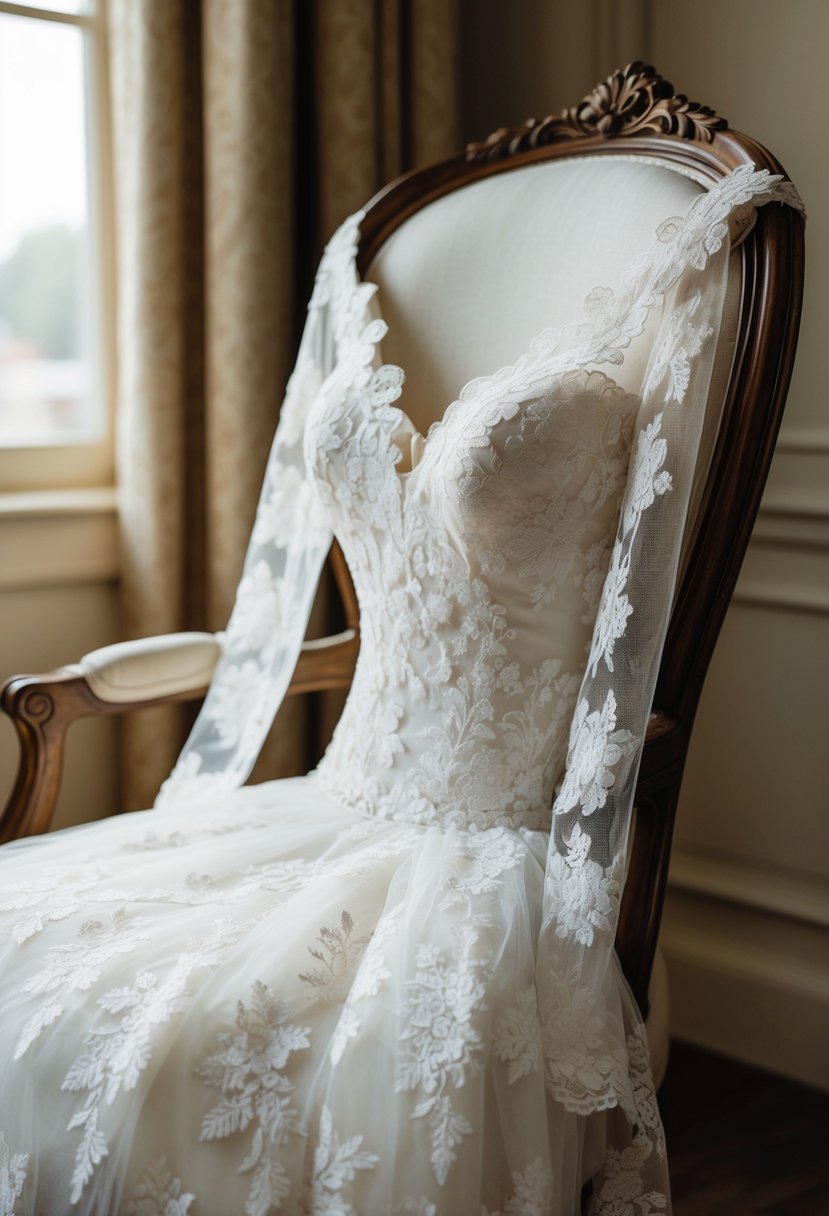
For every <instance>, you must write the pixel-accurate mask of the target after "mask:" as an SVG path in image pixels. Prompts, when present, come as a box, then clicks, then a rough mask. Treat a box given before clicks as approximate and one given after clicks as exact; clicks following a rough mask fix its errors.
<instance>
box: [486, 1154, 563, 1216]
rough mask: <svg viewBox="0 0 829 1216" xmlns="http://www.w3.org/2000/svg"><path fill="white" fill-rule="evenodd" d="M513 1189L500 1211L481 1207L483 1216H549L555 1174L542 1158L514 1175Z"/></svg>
mask: <svg viewBox="0 0 829 1216" xmlns="http://www.w3.org/2000/svg"><path fill="white" fill-rule="evenodd" d="M512 1187H513V1191H512V1194H511V1195H510V1197H509V1199H507V1201H506V1203H505V1204H504V1207H503V1208H502V1209H501V1210H500V1211H498V1212H490V1211H489V1210H488V1209H487V1208H485V1207H481V1216H549V1213H550V1212H551V1211H552V1203H553V1173H552V1170H551V1169H550V1168H549V1166H546V1165H545V1164H544V1162H543V1161H542V1160H541V1159H540V1158H536V1160H535V1161H533V1162H531V1163H530V1164H529V1165H528V1166H527V1168H526V1169H525V1170H523V1171H522V1172H518V1173H514V1174H513V1175H512Z"/></svg>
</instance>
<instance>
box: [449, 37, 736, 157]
mask: <svg viewBox="0 0 829 1216" xmlns="http://www.w3.org/2000/svg"><path fill="white" fill-rule="evenodd" d="M727 126H728V123H727V122H726V120H725V119H724V118H720V117H719V115H717V114H715V113H714V111H713V110H711V109H709V107H708V106H702V105H699V104H698V103H697V102H695V101H689V100H688V98H687V97H686V96H685V94H684V93H676V92H674V86H673V85H672V84H671V83H670V81H668V80H664V79H663V78H662V77H661V76H660V75H659V73H658V72H656V71H655V70H654V69H653V68H652V67H650V65H649V64H646V63H641V62H639V60H637V61H636V62H634V63H629V64H628V65H627V67H625V68H621V69H619V70H618V71H616V72H614V73H613V75H612V76H608V78H607V80H605V81H604V82H603V83H602V84H599V85H597V86H596V88H595V89H594V90H593V92H592V93H588V95H587V96H586V97H585V98H584V99H583V100H582V101H580V102H579V104H578V105H577V106H572V107H571V108H570V109H568V110H562V112H561V114H560V116H558V117H553V116H552V115H551V116H550V117H548V118H542V119H540V120H539V119H535V118H530V119H528V120H527V122H526V123H525V124H524V125H523V126H521V127H501V128H500V129H499V130H498V131H495V132H493V134H492V135H490V136H489V138H488V139H486V140H485V141H484V142H483V143H477V144H468V145H467V149H466V159H467V160H472V161H481V160H500V159H501V158H503V157H506V156H514V155H515V154H516V153H518V152H528V151H530V149H532V148H542V147H544V146H545V145H547V144H556V143H563V142H564V141H565V140H568V139H579V138H581V139H583V138H584V137H585V136H590V135H600V136H603V137H604V138H605V139H612V138H613V137H614V136H617V135H634V134H640V133H644V132H649V131H650V132H655V133H657V134H661V135H676V136H678V137H679V138H680V139H692V140H699V141H700V142H710V140H711V139H712V138H713V133H714V131H721V130H723V129H724V128H725V127H727Z"/></svg>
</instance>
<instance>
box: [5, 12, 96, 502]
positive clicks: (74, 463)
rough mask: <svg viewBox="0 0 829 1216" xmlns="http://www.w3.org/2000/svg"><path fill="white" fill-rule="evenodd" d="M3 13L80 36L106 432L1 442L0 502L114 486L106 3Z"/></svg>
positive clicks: (89, 214) (92, 270) (93, 325)
mask: <svg viewBox="0 0 829 1216" xmlns="http://www.w3.org/2000/svg"><path fill="white" fill-rule="evenodd" d="M0 14H2V15H6V14H8V15H10V16H17V17H23V18H29V19H34V20H42V21H51V22H57V23H58V24H59V25H69V26H74V27H75V28H78V29H80V30H81V32H82V34H83V36H84V38H83V56H84V85H85V97H84V104H85V117H86V141H87V164H86V175H87V205H88V212H87V225H88V231H89V235H90V242H89V247H90V255H91V258H90V260H91V264H90V274H91V285H92V317H91V326H90V334H91V341H90V359H91V363H92V370H93V374H94V376H95V382H96V392H97V394H98V396H99V398H100V424H101V433H100V435H99V436H98V437H96V438H94V439H73V438H71V437H69V438H63V439H50V438H45V439H44V440H43V441H36V440H23V441H22V442H20V443H16V442H5V441H0V496H2V495H4V494H19V493H21V492H26V491H38V492H40V491H52V490H75V489H80V488H87V487H99V486H113V485H114V482H115V451H114V446H115V445H114V434H115V397H116V366H115V351H116V333H115V325H116V321H115V316H116V312H115V287H116V280H115V229H114V201H113V174H112V136H111V115H110V100H109V63H108V47H107V22H106V0H95V8H94V11H93V12H87V13H62V12H55V11H52V10H50V9H45V8H42V7H41V6H40V5H38V4H34V3H33V4H28V3H11V2H9V0H0Z"/></svg>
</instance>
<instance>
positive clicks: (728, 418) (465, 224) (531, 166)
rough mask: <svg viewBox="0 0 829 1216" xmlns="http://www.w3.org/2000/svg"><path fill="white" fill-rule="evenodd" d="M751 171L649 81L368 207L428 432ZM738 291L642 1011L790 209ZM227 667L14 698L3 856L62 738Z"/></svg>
mask: <svg viewBox="0 0 829 1216" xmlns="http://www.w3.org/2000/svg"><path fill="white" fill-rule="evenodd" d="M747 161H753V162H754V163H755V164H756V165H757V166H758V167H759V168H768V169H769V170H771V171H772V172H775V173H779V172H782V169H781V166H780V165H779V163H778V162H777V161H776V160H775V158H774V157H773V156H772V155H771V154H770V153H769V152H767V151H766V149H765V148H763V147H761V145H760V144H758V143H756V142H755V141H754V140H753V139H750V138H749V137H748V136H745V135H741V134H739V133H738V132H735V131H730V130H729V129H728V124H727V123H726V121H725V120H724V119H723V118H720V117H718V116H717V115H716V114H715V113H714V112H713V111H712V110H710V109H708V108H707V107H705V106H700V105H697V104H695V103H693V102H689V101H688V100H687V98H685V97H684V96H683V95H682V94H678V93H675V92H674V89H673V87H672V85H670V84H669V83H668V82H667V81H665V80H663V79H662V78H661V77H660V76H658V75H657V74H656V73H655V72H654V70H653V69H652V68H650V67H647V66H645V65H643V64H641V63H633V64H630V65H629V66H628V67H626V68H625V69H623V70H622V71H618V72H616V73H614V75H613V76H611V77H610V78H609V79H608V80H607V81H605V82H604V83H603V84H600V85H599V86H598V87H597V88H596V89H595V90H594V91H593V92H592V93H591V94H590V95H589V96H588V97H586V98H585V99H584V100H583V101H582V102H581V103H580V104H579V105H577V106H575V107H574V108H572V109H569V110H565V111H564V112H563V113H562V114H561V115H560V116H559V117H550V118H546V119H544V120H543V121H541V122H537V121H534V120H531V121H528V122H527V123H526V124H525V125H524V126H523V127H518V128H515V129H510V130H506V129H502V130H499V131H496V132H495V133H494V134H493V135H491V136H490V137H489V139H487V140H486V142H484V143H481V144H472V145H470V146H469V147H468V148H467V150H466V152H465V153H463V154H461V155H459V156H457V157H455V158H453V159H452V160H448V161H445V162H443V163H441V164H438V165H434V166H431V167H429V168H426V169H422V170H418V171H416V172H413V173H409V174H407V175H406V176H404V177H401V178H399V179H398V180H397V181H395V182H392V183H391V185H389V186H387V187H386V188H385V189H384V190H382V191H381V192H380V193H379V194H378V195H377V196H376V197H375V198H374V200H373V201H372V202H371V203H370V204H369V206H368V208H367V214H366V217H365V220H364V223H363V239H362V244H361V248H360V263H361V271H362V272H363V273H366V274H368V276H369V277H370V278H371V279H372V280H373V281H375V282H379V284H380V288H381V291H382V292H383V298H384V315H385V317H386V320H387V321H389V323H390V326H391V332H390V335H389V338H388V339H387V340H386V341H384V352H383V353H384V356H385V357H386V358H387V359H391V360H393V361H395V362H398V363H400V364H402V365H403V366H405V367H406V368H408V369H409V373H410V374H409V383H408V384H407V394H408V395H407V401H410V402H413V403H414V404H413V406H412V412H415V411H416V403H417V401H418V400H419V399H420V400H423V401H429V400H432V401H435V400H438V401H444V402H446V401H449V400H451V399H452V396H453V395H454V393H455V392H456V390H457V386H458V385H459V384H461V383H463V382H464V381H466V380H467V379H469V378H470V377H471V376H473V375H476V374H481V373H482V372H486V371H490V370H493V369H494V368H495V367H497V366H499V365H501V364H503V363H506V362H509V361H511V360H512V359H513V358H514V357H515V354H516V352H520V351H522V350H523V349H525V347H526V345H527V344H528V341H529V340H530V338H531V337H532V336H533V335H534V334H536V333H537V332H538V331H539V330H540V329H541V328H543V327H544V326H545V325H561V324H564V323H566V322H567V321H568V320H570V319H572V317H573V315H574V310H575V308H576V307H577V306H578V305H579V304H580V303H581V301H582V300H583V298H584V295H585V294H586V292H587V291H588V290H589V289H590V287H592V286H593V285H594V284H597V283H602V282H614V281H615V280H616V277H617V272H618V271H619V270H621V267H622V265H623V263H624V261H626V260H627V258H628V257H629V256H630V255H631V254H632V253H636V252H638V251H639V250H640V249H642V248H644V247H646V246H647V244H648V241H649V239H650V238H651V237H652V233H653V231H654V228H655V227H656V225H657V224H658V223H659V222H660V221H661V220H662V219H663V218H665V217H666V216H668V215H672V214H676V213H677V212H680V211H682V210H684V208H685V206H687V204H688V202H690V200H691V198H692V197H693V196H694V195H695V194H696V193H698V192H699V191H700V190H701V189H703V188H704V186H705V183H711V182H713V181H716V180H717V179H718V178H719V177H721V176H723V175H724V174H727V173H728V172H730V171H731V170H732V169H734V168H735V167H736V166H738V165H741V164H744V163H745V162H747ZM516 282H518V283H520V291H518V292H516ZM729 282H730V286H729V298H728V302H727V305H726V319H725V322H724V325H723V329H722V333H721V337H720V346H719V349H718V353H717V361H716V366H715V372H714V378H713V383H712V387H711V391H710V394H709V411H708V415H707V421H706V434H707V436H708V442H707V443H706V444H705V445H704V446H705V449H706V450H705V454H704V457H703V459H702V460H701V462H700V469H699V473H698V478H697V481H698V484H697V487H696V492H695V510H694V512H693V520H692V526H691V527H690V529H689V532H688V534H687V535H686V541H685V551H684V563H683V572H682V575H681V580H680V585H679V588H678V592H677V595H676V598H675V602H674V606H673V615H672V618H671V625H670V631H669V635H668V640H667V644H666V647H665V651H664V656H663V659H662V664H661V669H660V676H659V683H658V687H657V692H656V697H655V701H654V706H653V712H652V715H651V720H650V729H649V731H648V738H647V743H646V746H645V752H644V759H643V763H642V768H641V773H640V776H639V784H638V794H637V818H636V831H635V839H634V842H633V845H632V851H631V860H630V870H629V875H628V881H627V886H626V889H625V893H624V899H623V903H622V910H621V920H620V923H619V929H618V934H617V939H616V945H617V950H618V953H619V955H620V958H621V962H622V966H623V968H624V972H625V974H626V976H627V978H628V981H629V982H630V985H631V987H632V989H633V992H634V994H635V996H636V998H637V1000H638V1001H639V1003H640V1005H641V1007H642V1009H643V1012H645V1013H647V1011H648V1006H649V985H650V982H651V973H652V968H653V963H654V954H655V949H656V940H657V934H658V930H659V922H660V915H661V910H662V903H663V898H664V892H665V883H666V876H667V870H668V858H669V850H670V845H671V835H672V829H673V820H674V812H675V808H676V804H677V799H678V795H679V788H680V781H681V778H682V771H683V766H684V763H685V757H686V753H687V750H688V743H689V739H690V734H691V728H692V725H693V721H694V714H695V711H696V708H697V703H698V701H699V696H700V692H701V689H702V683H703V678H704V676H705V672H706V669H707V667H708V663H709V660H710V658H711V654H712V651H713V648H714V643H715V641H716V638H717V635H718V633H719V630H720V627H721V625H722V622H723V618H724V616H725V612H726V608H727V606H728V603H729V600H730V598H731V594H732V592H733V590H734V585H735V582H736V579H737V574H738V571H739V569H740V565H741V562H742V560H743V556H744V554H745V551H746V547H747V545H748V541H749V537H750V534H751V529H752V526H753V523H754V519H755V516H756V514H757V510H758V506H759V503H760V496H761V493H762V490H763V486H764V483H765V480H766V476H767V473H768V469H769V465H770V462H771V458H772V453H773V450H774V444H775V439H776V435H777V431H778V427H779V424H780V418H781V414H782V411H783V405H784V402H785V398H786V391H787V388H788V384H789V379H790V375H791V370H792V363H793V360H794V353H795V344H796V339H797V330H798V322H799V312H800V303H801V292H802V282H803V225H802V219H801V217H800V216H799V215H798V214H797V213H795V211H793V210H792V209H791V208H788V207H774V206H772V207H765V208H762V209H761V210H760V212H759V214H758V215H757V218H756V223H755V224H754V227H753V228H752V229H751V231H749V232H748V233H747V234H746V235H744V239H742V241H741V243H740V244H739V246H738V247H737V248H736V249H735V250H734V252H732V254H731V264H730V278H729ZM427 290H428V300H429V306H428V308H424V307H423V306H422V305H423V301H424V298H425V293H426V291H427ZM470 299H474V300H475V301H476V307H475V309H473V310H470V308H469V304H468V301H469V300H470ZM392 334H395V335H397V336H396V338H395V339H394V342H393V341H392ZM418 421H419V419H418V418H417V417H415V422H418ZM426 421H428V419H427V420H426ZM331 563H332V565H333V568H334V573H335V576H336V580H337V584H338V586H339V589H340V592H341V594H342V597H343V602H344V609H345V618H346V623H347V629H346V631H345V632H344V633H342V634H340V635H339V636H337V637H332V638H328V639H323V640H322V641H314V642H307V643H306V644H305V646H304V648H303V651H302V654H301V657H300V659H299V662H298V664H297V667H296V671H295V673H294V677H293V682H292V684H291V687H290V690H289V691H290V693H292V694H297V693H301V692H308V691H311V690H315V689H327V688H345V687H347V686H348V684H349V682H350V679H351V674H352V671H353V666H354V662H355V658H356V655H357V650H358V646H359V620H358V611H357V604H356V600H355V597H354V593H353V589H352V587H351V583H350V578H349V575H348V572H347V569H346V567H345V564H344V562H343V560H342V557H341V556H340V555H339V553H338V550H337V549H336V546H335V548H334V550H333V551H332V554H331ZM218 654H219V643H218V642H217V641H216V639H214V638H213V637H212V636H211V635H209V634H179V635H173V636H170V637H165V638H157V639H145V640H143V641H140V642H128V643H124V644H122V645H118V646H111V647H107V648H105V649H104V650H101V651H97V652H94V653H93V654H90V655H87V656H86V657H85V658H84V659H82V660H81V662H80V663H79V664H76V665H73V666H69V667H64V668H60V669H59V670H57V671H54V672H51V673H49V674H48V675H39V676H16V677H14V678H13V679H11V680H9V681H7V683H6V684H5V686H4V688H3V689H2V693H1V694H0V700H1V702H2V707H3V709H4V710H5V711H6V713H7V714H9V716H10V717H11V719H12V721H13V723H14V726H15V728H16V730H17V734H18V736H19V739H20V747H21V764H20V770H19V774H18V777H17V782H16V785H15V787H14V790H13V793H12V795H11V798H10V801H9V803H8V805H7V807H6V809H5V811H4V813H3V815H2V818H0V841H6V840H11V839H13V838H15V837H20V836H25V835H30V834H34V833H39V832H45V831H46V830H47V828H48V827H49V824H50V820H51V817H52V812H53V808H54V804H55V799H56V795H57V790H58V782H59V779H60V772H61V762H62V755H63V747H64V737H65V733H66V730H67V727H68V726H69V725H70V724H71V723H72V722H73V721H75V719H77V718H79V717H82V716H84V715H89V714H122V713H126V712H127V711H129V710H132V709H136V708H138V707H143V706H148V705H159V704H164V703H167V702H172V701H184V700H192V699H195V698H198V697H200V696H202V695H203V694H204V691H205V689H206V686H207V684H208V682H209V679H210V675H211V672H212V669H213V666H214V664H215V662H216V659H217V657H218ZM652 993H653V995H652V1000H651V1004H652V1006H653V1008H652V1011H651V1019H650V1021H651V1025H650V1031H651V1041H652V1054H653V1055H654V1059H653V1065H654V1072H655V1074H656V1075H657V1076H659V1075H660V1074H661V1071H662V1069H663V1067H664V1047H665V1043H666V1038H667V1014H666V1001H665V993H664V990H663V989H659V991H658V992H657V991H655V990H652Z"/></svg>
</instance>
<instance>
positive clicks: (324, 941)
mask: <svg viewBox="0 0 829 1216" xmlns="http://www.w3.org/2000/svg"><path fill="white" fill-rule="evenodd" d="M353 929H354V921H353V919H352V917H351V915H350V913H348V912H343V913H342V915H341V917H340V927H339V929H330V928H328V927H327V926H325V925H323V927H322V928H321V929H320V932H319V937H318V938H317V941H318V942H319V949H314V948H313V947H311V946H309V947H308V953H309V954H310V955H311V958H315V959H316V960H317V961H318V962H319V963H321V964H322V966H320V967H315V968H314V969H313V970H312V971H306V972H303V973H301V974H300V976H299V978H300V979H301V980H302V982H303V984H309V985H310V986H311V988H312V989H315V990H316V992H317V993H318V994H319V996H320V997H321V998H322V1000H324V1001H326V1002H328V1003H330V1004H334V1003H342V1001H343V1000H344V999H345V995H346V993H347V992H348V989H349V985H350V983H351V977H352V975H353V974H354V971H355V968H356V966H357V963H358V962H359V960H360V958H361V956H362V954H363V952H364V950H365V948H366V946H367V945H368V942H369V939H368V938H367V937H356V938H352V932H353Z"/></svg>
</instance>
